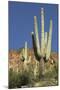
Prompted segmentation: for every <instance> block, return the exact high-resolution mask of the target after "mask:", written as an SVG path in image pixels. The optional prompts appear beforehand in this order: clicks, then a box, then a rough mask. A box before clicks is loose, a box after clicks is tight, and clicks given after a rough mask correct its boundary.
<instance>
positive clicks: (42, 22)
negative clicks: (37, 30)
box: [41, 8, 44, 56]
mask: <svg viewBox="0 0 60 90" xmlns="http://www.w3.org/2000/svg"><path fill="white" fill-rule="evenodd" d="M41 55H42V56H44V9H43V8H41Z"/></svg>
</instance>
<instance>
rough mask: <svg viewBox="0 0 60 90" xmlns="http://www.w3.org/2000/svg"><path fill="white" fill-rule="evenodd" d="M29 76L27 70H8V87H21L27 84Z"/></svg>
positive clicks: (29, 81) (29, 80) (29, 79)
mask: <svg viewBox="0 0 60 90" xmlns="http://www.w3.org/2000/svg"><path fill="white" fill-rule="evenodd" d="M30 83H31V76H30V73H28V72H26V71H25V72H22V73H20V72H18V73H16V72H13V71H11V70H9V88H21V86H29V85H30Z"/></svg>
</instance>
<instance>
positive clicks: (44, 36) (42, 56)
mask: <svg viewBox="0 0 60 90" xmlns="http://www.w3.org/2000/svg"><path fill="white" fill-rule="evenodd" d="M34 31H35V35H34V32H32V33H31V34H32V43H33V48H34V54H35V57H36V60H38V61H39V63H40V69H41V70H40V71H41V75H44V62H45V61H48V60H49V57H50V54H51V42H52V19H51V20H50V31H49V34H48V32H44V9H43V8H41V40H40V41H41V44H40V43H39V37H38V25H37V17H36V16H34ZM40 45H41V46H40Z"/></svg>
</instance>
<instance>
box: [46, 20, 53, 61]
mask: <svg viewBox="0 0 60 90" xmlns="http://www.w3.org/2000/svg"><path fill="white" fill-rule="evenodd" d="M51 41H52V20H50V31H49V37H48V44H47V52H46V59H47V60H48V58H49V57H50V53H51Z"/></svg>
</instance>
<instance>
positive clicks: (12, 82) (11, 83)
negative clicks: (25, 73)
mask: <svg viewBox="0 0 60 90" xmlns="http://www.w3.org/2000/svg"><path fill="white" fill-rule="evenodd" d="M16 82H17V73H16V72H13V71H12V70H9V88H16V87H17V86H16Z"/></svg>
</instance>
